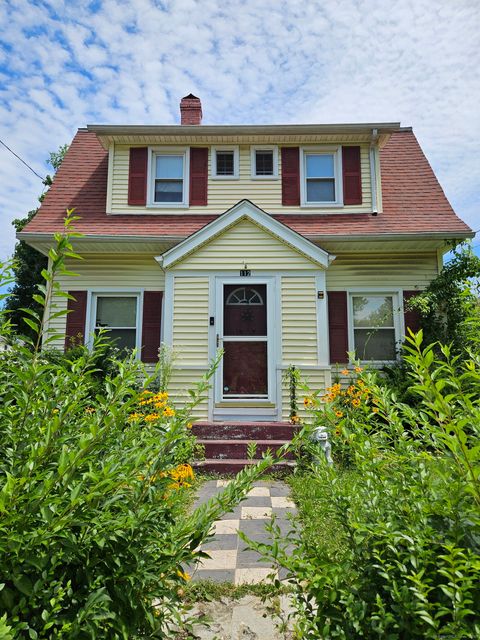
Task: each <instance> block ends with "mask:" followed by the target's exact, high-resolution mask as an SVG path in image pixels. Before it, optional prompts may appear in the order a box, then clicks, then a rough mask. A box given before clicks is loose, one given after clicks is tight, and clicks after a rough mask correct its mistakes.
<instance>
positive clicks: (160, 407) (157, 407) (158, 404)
mask: <svg viewBox="0 0 480 640" xmlns="http://www.w3.org/2000/svg"><path fill="white" fill-rule="evenodd" d="M153 406H154V407H155V409H163V407H164V406H165V401H164V400H162V402H155V404H154V405H153Z"/></svg>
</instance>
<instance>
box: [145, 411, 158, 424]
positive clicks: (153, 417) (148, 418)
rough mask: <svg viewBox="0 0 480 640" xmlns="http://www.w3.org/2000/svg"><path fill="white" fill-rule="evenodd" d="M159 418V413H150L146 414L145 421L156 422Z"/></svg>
mask: <svg viewBox="0 0 480 640" xmlns="http://www.w3.org/2000/svg"><path fill="white" fill-rule="evenodd" d="M159 418H160V415H159V414H158V413H149V414H148V415H146V416H145V422H155V420H158V419H159Z"/></svg>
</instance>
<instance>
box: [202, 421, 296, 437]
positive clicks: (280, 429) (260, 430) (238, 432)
mask: <svg viewBox="0 0 480 640" xmlns="http://www.w3.org/2000/svg"><path fill="white" fill-rule="evenodd" d="M297 431H298V427H295V426H294V425H290V424H280V425H278V424H277V425H268V424H265V425H263V424H256V425H242V424H228V423H225V424H222V423H213V424H194V425H193V427H192V433H193V434H194V435H196V436H197V438H200V439H201V440H248V441H256V440H291V439H292V438H293V436H294V435H295V434H296V433H297Z"/></svg>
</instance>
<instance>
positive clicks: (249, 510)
mask: <svg viewBox="0 0 480 640" xmlns="http://www.w3.org/2000/svg"><path fill="white" fill-rule="evenodd" d="M271 517H272V507H242V520H270V518H271Z"/></svg>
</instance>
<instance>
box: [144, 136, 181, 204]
mask: <svg viewBox="0 0 480 640" xmlns="http://www.w3.org/2000/svg"><path fill="white" fill-rule="evenodd" d="M189 151H190V149H189V147H149V148H148V166H147V208H151V209H186V208H187V207H188V206H189V203H190V153H189ZM157 155H172V156H178V155H182V156H183V199H182V202H155V158H156V156H157Z"/></svg>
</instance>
